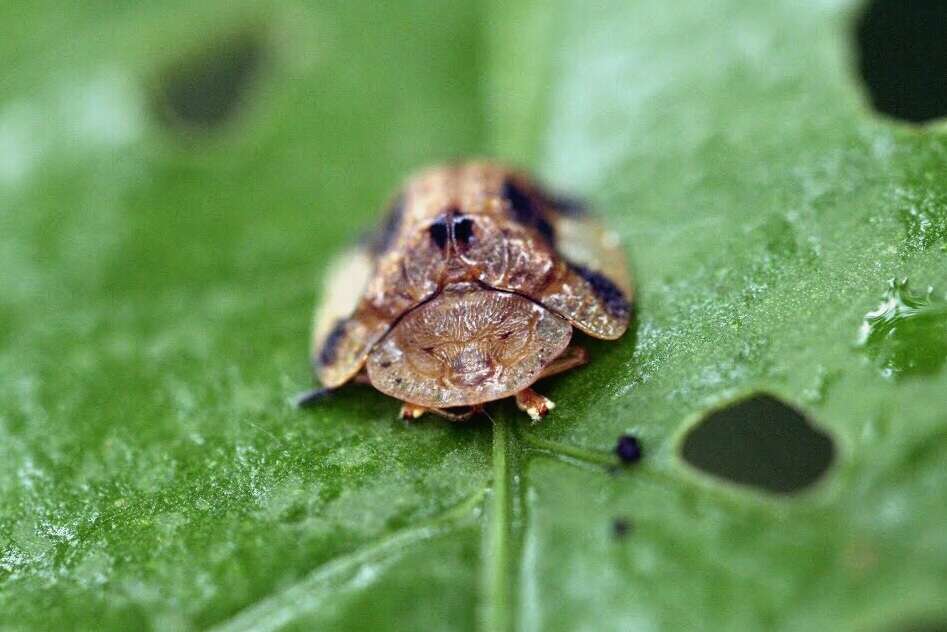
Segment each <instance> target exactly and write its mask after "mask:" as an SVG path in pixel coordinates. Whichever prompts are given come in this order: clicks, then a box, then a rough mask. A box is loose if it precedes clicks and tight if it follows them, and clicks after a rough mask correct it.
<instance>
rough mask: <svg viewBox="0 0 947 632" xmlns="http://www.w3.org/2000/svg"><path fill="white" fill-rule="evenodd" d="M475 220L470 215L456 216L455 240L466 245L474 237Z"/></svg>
mask: <svg viewBox="0 0 947 632" xmlns="http://www.w3.org/2000/svg"><path fill="white" fill-rule="evenodd" d="M473 227H474V221H473V220H472V219H470V218H469V217H464V216H460V217H455V218H454V241H455V242H458V243H461V244H463V245H464V246H466V245H467V244H469V243H470V239H471V238H472V237H473Z"/></svg>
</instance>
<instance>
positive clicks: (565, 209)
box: [549, 195, 589, 217]
mask: <svg viewBox="0 0 947 632" xmlns="http://www.w3.org/2000/svg"><path fill="white" fill-rule="evenodd" d="M549 206H551V207H553V208H554V209H556V210H557V211H558V212H559V214H560V215H565V216H566V217H584V216H586V215H588V214H589V208H588V205H587V204H586V203H585V202H583V201H582V200H580V199H578V198H574V197H568V196H565V195H557V196H553V197H550V198H549Z"/></svg>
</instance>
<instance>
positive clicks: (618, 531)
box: [612, 516, 634, 540]
mask: <svg viewBox="0 0 947 632" xmlns="http://www.w3.org/2000/svg"><path fill="white" fill-rule="evenodd" d="M632 530H634V525H632V524H631V520H629V519H628V518H624V517H621V516H619V517H617V518H614V519H613V520H612V537H614V538H615V539H616V540H621V539H622V538H624V537H625V536H626V535H628V534H629V533H631V532H632Z"/></svg>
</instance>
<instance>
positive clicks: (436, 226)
mask: <svg viewBox="0 0 947 632" xmlns="http://www.w3.org/2000/svg"><path fill="white" fill-rule="evenodd" d="M427 230H428V233H429V234H430V235H431V241H433V242H434V243H435V244H436V245H437V247H438V248H440V249H441V250H443V249H444V246H446V245H447V220H446V219H445V218H444V217H439V218H437V219H436V220H434V223H433V224H431V225H430V226H428V228H427Z"/></svg>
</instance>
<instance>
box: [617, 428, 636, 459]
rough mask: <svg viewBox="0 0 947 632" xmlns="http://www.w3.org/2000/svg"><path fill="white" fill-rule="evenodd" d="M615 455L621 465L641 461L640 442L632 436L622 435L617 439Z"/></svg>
mask: <svg viewBox="0 0 947 632" xmlns="http://www.w3.org/2000/svg"><path fill="white" fill-rule="evenodd" d="M615 454H616V455H617V456H618V459H619V460H620V461H621V462H622V463H629V464H630V463H637V462H638V461H640V460H641V454H642V452H641V442H640V441H638V438H637V437H635V436H633V435H628V434H624V435H622V436H620V437H618V442H617V443H616V444H615Z"/></svg>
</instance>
